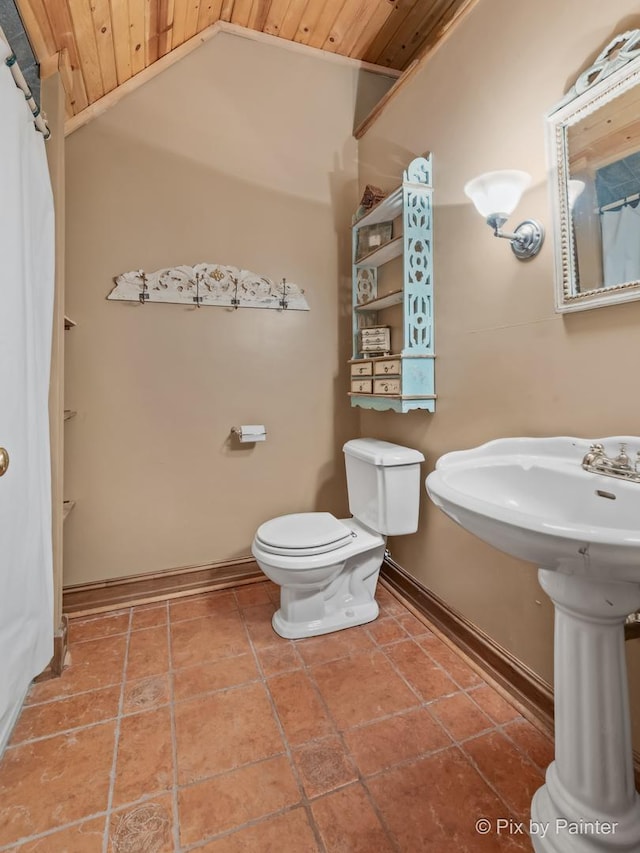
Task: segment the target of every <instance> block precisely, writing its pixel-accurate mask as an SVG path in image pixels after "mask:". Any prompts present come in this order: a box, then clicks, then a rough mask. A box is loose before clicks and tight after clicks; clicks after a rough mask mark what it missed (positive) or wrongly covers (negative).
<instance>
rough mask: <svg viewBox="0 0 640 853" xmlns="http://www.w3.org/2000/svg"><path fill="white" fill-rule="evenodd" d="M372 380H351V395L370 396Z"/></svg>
mask: <svg viewBox="0 0 640 853" xmlns="http://www.w3.org/2000/svg"><path fill="white" fill-rule="evenodd" d="M371 383H372V380H371V379H352V380H351V393H352V394H370V393H371Z"/></svg>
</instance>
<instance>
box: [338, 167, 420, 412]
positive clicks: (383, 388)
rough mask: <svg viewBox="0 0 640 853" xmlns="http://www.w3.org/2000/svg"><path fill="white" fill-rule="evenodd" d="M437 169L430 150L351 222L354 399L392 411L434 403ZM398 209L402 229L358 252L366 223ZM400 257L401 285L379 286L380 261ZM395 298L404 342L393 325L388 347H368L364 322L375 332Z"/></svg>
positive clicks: (354, 403) (384, 218) (381, 220)
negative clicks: (434, 174)
mask: <svg viewBox="0 0 640 853" xmlns="http://www.w3.org/2000/svg"><path fill="white" fill-rule="evenodd" d="M431 169H432V159H431V154H428V155H427V156H425V157H417V158H416V159H415V160H412V161H411V163H410V164H409V166H408V168H407V169H406V170H405V171H404V174H403V180H402V185H401V186H399V187H397V188H396V189H395V190H394V191H393V192H391V193H389V195H387V196H386V197H385V198H384V199H382V201H380V202H379V203H378V204H377V205H376V206H375V207H373V208H371V210H369V211H367V213H365V214H364V215H363V216H361V217H360V218H359V219H356V220H355V221H354V223H353V227H352V251H353V279H352V280H353V288H352V290H353V293H352V310H353V350H352V358H351V360H350V362H349V364H350V374H351V391H350V397H351V405H352V406H359V407H360V408H363V409H377V410H380V411H383V410H389V409H390V410H392V411H394V412H409V411H411V410H412V409H425V410H426V411H429V412H434V411H435V405H436V394H435V371H434V361H435V352H434V345H433V322H434V316H433V240H432V218H433V217H432V213H433V208H432V198H431V195H432V192H433V190H432V183H431ZM400 217H401V218H402V230H403V233H402V236H401V237H395V238H393V239H389V240H387V242H385V243H383V244H382V245H380V246H375V247H372V248H371V251H368V252H367V253H366V254H365V255H364V256H359V255H358V250H359V248H361V247H360V246H359V241H360V237H359V232H360V230H361V229H362V228H364V227H365V226H370V225H377V224H380V223H389V222H392V221H393V220H394V219H399V218H400ZM397 257H402V288H401V289H396V290H391V291H386V292H384V293H380V294H379V293H378V268H379V267H381V266H382V265H383V264H386V263H388V262H389V261H390V260H392V259H393V258H397ZM393 305H402V342H401V344H402V345H401V346H399V347H398V346H396V343H397V342H396V341H395V340H394V337H395V336H398V331H397V330H394V334H392V340H391V351H390V352H386V351H385V352H382V353H375V350H372V351H371V353H369V352H366V351H363V344H362V330H363V329H365V330H366V329H371V332H370V333H369V334H370V335H374V334H375V327H377V326H380V325H382V324H383V323H384V315H383V314H382V312H383V311H385V310H386V309H388V308H390V307H391V306H393ZM367 340H368V341H374V340H375V338H374V337H371V336H370V337H369V338H368V339H367ZM382 340H383V338H382V337H380V341H382ZM367 346H368V347H373V346H375V344H371V343H368V344H367ZM380 346H381V347H382V346H383V345H382V344H380ZM394 353H395V354H394Z"/></svg>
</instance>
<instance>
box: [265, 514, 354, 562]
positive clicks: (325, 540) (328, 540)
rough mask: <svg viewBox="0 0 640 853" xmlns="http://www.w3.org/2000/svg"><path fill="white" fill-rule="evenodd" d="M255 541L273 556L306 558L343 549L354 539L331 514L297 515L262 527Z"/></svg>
mask: <svg viewBox="0 0 640 853" xmlns="http://www.w3.org/2000/svg"><path fill="white" fill-rule="evenodd" d="M256 539H257V541H258V542H259V543H260V547H261V548H263V549H264V550H265V551H268V552H269V553H271V554H285V555H291V556H295V557H304V556H307V555H309V556H311V555H312V554H324V553H326V552H327V551H335V550H336V549H337V548H342V547H343V546H344V545H346V544H347V543H348V542H350V541H351V539H352V536H351V530H350V529H349V528H348V527H347V526H346V524H343V523H342V522H341V521H338V519H337V518H335V517H334V516H333V515H331V513H330V512H297V513H293V514H292V515H281V516H280V517H279V518H273V519H272V520H271V521H266V522H265V523H264V524H261V525H260V527H259V528H258V532H257V533H256Z"/></svg>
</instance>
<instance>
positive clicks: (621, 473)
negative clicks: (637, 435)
mask: <svg viewBox="0 0 640 853" xmlns="http://www.w3.org/2000/svg"><path fill="white" fill-rule="evenodd" d="M582 467H583V468H584V470H585V471H592V472H593V473H595V474H604V475H605V476H606V477H617V478H618V479H619V480H631V481H632V482H635V483H640V450H639V451H638V453H637V454H636V461H635V463H634V464H633V465H632V464H631V460H630V459H629V456H628V454H627V445H626V444H625V443H624V442H622V443H621V444H620V449H619V450H618V455H617V456H607V454H606V452H605V449H604V445H603V444H600V442H595V443H594V444H592V445H591V447H590V448H589V450H588V451H587V452H586V453H585V455H584V458H583V460H582Z"/></svg>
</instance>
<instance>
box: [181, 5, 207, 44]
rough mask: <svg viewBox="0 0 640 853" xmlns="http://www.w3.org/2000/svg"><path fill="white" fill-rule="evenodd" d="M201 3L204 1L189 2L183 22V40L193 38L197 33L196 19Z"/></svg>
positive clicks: (198, 15)
mask: <svg viewBox="0 0 640 853" xmlns="http://www.w3.org/2000/svg"><path fill="white" fill-rule="evenodd" d="M201 3H203V4H204V3H205V0H189V3H188V5H187V13H186V15H185V21H184V37H185V40H186V39H190V38H193V37H194V36H195V34H196V33H197V32H198V18H199V17H200V4H201Z"/></svg>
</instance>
